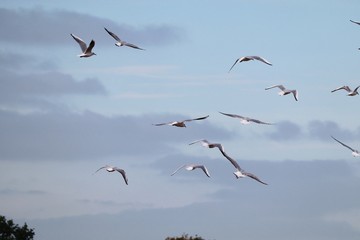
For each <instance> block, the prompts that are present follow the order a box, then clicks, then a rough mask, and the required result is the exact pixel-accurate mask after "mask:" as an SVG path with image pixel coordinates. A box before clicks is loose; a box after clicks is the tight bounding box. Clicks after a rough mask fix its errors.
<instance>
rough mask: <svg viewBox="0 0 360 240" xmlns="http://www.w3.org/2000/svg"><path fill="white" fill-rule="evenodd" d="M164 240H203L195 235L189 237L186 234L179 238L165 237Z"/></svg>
mask: <svg viewBox="0 0 360 240" xmlns="http://www.w3.org/2000/svg"><path fill="white" fill-rule="evenodd" d="M165 240H205V239H203V238H202V237H200V236H198V235H196V234H195V236H194V237H193V236H189V235H188V234H183V235H181V237H167V238H165Z"/></svg>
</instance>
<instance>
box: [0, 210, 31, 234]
mask: <svg viewBox="0 0 360 240" xmlns="http://www.w3.org/2000/svg"><path fill="white" fill-rule="evenodd" d="M34 235H35V232H34V229H30V228H28V226H27V224H26V223H25V224H24V225H23V226H21V227H20V226H19V225H18V224H15V223H14V222H13V220H6V218H5V217H4V216H1V215H0V240H32V239H34Z"/></svg>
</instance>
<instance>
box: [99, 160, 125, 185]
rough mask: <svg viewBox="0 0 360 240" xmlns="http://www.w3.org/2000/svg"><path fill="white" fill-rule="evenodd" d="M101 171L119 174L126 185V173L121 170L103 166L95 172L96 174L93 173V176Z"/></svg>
mask: <svg viewBox="0 0 360 240" xmlns="http://www.w3.org/2000/svg"><path fill="white" fill-rule="evenodd" d="M101 169H105V170H106V171H108V172H115V171H117V172H119V173H121V175H122V176H123V178H124V181H125V183H126V185H128V178H127V176H126V172H125V171H124V170H123V169H121V168H117V167H113V166H109V165H105V166H103V167H101V168H99V169H98V170H96V172H94V173H93V174H95V173H97V172H98V171H100V170H101Z"/></svg>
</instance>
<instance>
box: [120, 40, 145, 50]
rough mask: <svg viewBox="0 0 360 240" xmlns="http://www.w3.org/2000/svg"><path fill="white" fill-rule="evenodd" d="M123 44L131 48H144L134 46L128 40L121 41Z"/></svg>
mask: <svg viewBox="0 0 360 240" xmlns="http://www.w3.org/2000/svg"><path fill="white" fill-rule="evenodd" d="M122 43H123V44H124V45H125V46H128V47H131V48H135V49H140V50H145V49H143V48H140V47H138V46H136V45H135V44H132V43H128V42H122Z"/></svg>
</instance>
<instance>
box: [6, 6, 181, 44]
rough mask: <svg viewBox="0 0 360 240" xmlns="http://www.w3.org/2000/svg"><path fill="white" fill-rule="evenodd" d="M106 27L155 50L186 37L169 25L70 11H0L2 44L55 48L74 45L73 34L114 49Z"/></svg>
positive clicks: (37, 9) (176, 28)
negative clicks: (138, 24)
mask: <svg viewBox="0 0 360 240" xmlns="http://www.w3.org/2000/svg"><path fill="white" fill-rule="evenodd" d="M84 26H86V27H84ZM104 26H106V27H108V28H109V29H111V31H113V32H116V33H117V34H118V35H119V36H120V37H122V38H126V39H128V41H130V40H136V42H137V43H139V44H140V43H141V44H144V45H152V46H157V45H166V44H171V43H173V42H176V41H179V40H181V39H182V35H183V30H181V29H180V28H178V27H174V26H169V25H166V24H163V25H147V26H143V27H135V26H131V25H129V24H122V23H116V22H114V21H112V20H109V19H106V18H99V17H95V16H92V15H89V14H81V13H77V12H71V11H66V10H53V11H47V10H44V9H41V8H34V9H24V8H21V9H17V10H14V9H6V8H0V31H1V32H4V33H5V32H6V34H1V36H0V41H2V42H10V43H16V44H24V45H26V46H28V45H33V46H36V45H37V46H43V45H45V46H46V45H47V46H54V45H61V44H67V43H70V42H71V41H72V40H71V38H70V36H69V34H70V33H75V34H78V35H79V36H81V37H82V38H83V39H84V40H85V39H92V38H95V39H96V40H100V41H106V42H107V43H109V46H112V45H111V44H110V42H111V41H112V40H111V37H110V36H108V34H107V33H106V32H105V31H104ZM84 29H86V31H85V30H84Z"/></svg>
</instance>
